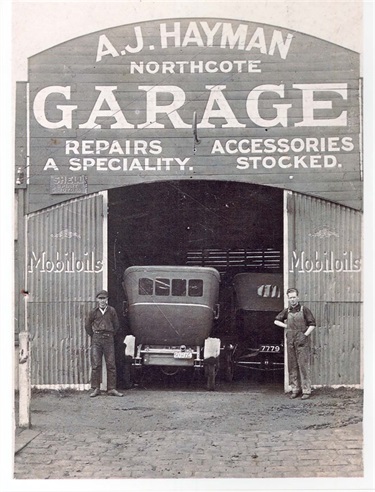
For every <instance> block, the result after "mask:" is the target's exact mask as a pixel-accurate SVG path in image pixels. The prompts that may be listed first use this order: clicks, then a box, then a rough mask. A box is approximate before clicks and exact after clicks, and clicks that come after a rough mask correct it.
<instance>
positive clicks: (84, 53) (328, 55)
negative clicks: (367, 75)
mask: <svg viewBox="0 0 375 492" xmlns="http://www.w3.org/2000/svg"><path fill="white" fill-rule="evenodd" d="M359 99H360V98H359V55H358V54H357V53H354V52H351V51H349V50H347V49H344V48H342V47H339V46H336V45H333V44H331V43H328V42H325V41H323V40H320V39H316V38H313V37H311V36H307V35H305V34H301V33H298V32H292V31H288V30H287V29H283V28H279V27H274V26H269V25H264V24H254V23H251V22H242V21H233V20H223V19H177V20H163V21H152V22H145V23H140V24H136V25H125V26H120V27H115V28H112V29H106V30H104V31H100V32H97V33H93V34H90V35H86V36H83V37H80V38H77V39H74V40H72V41H69V42H66V43H63V44H61V45H58V46H56V47H54V48H51V49H49V50H47V51H44V52H42V53H40V54H38V55H36V56H34V57H33V58H31V59H30V63H29V98H28V100H29V112H28V114H29V119H30V121H29V128H30V130H29V131H30V133H29V138H30V141H29V147H30V162H29V164H30V181H29V193H30V207H31V210H33V209H34V210H37V209H39V208H42V207H45V206H47V205H50V204H53V203H57V202H59V201H62V200H65V199H67V198H70V197H71V196H72V195H74V194H75V193H76V191H77V188H76V187H72V188H69V186H65V187H61V188H58V189H57V188H56V187H54V188H52V189H51V177H53V182H64V183H69V182H70V181H71V182H76V181H77V180H83V179H84V180H85V183H87V186H86V188H85V191H86V192H88V193H91V192H95V191H99V190H103V189H108V188H111V187H118V186H125V185H127V184H135V183H139V182H151V181H157V180H165V179H168V180H169V179H217V180H237V181H246V182H252V183H258V184H265V185H271V186H277V187H282V188H286V189H291V190H295V191H299V192H302V193H308V194H312V195H314V196H319V197H322V198H326V199H329V200H333V201H336V202H338V203H342V204H345V205H349V206H352V207H354V208H361V197H362V186H361V176H360V149H359V134H360V121H359V115H360V110H359ZM75 177H76V178H75ZM56 189H57V190H59V189H60V190H65V191H61V194H59V191H57V192H56ZM69 193H70V196H66V195H67V194H69ZM78 194H79V193H78Z"/></svg>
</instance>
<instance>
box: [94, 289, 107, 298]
mask: <svg viewBox="0 0 375 492" xmlns="http://www.w3.org/2000/svg"><path fill="white" fill-rule="evenodd" d="M98 297H105V298H107V297H108V292H107V291H106V290H101V291H99V292H98V293H97V294H96V298H97V299H98Z"/></svg>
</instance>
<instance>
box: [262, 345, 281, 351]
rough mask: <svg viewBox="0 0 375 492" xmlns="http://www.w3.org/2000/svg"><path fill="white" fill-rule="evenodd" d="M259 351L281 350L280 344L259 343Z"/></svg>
mask: <svg viewBox="0 0 375 492" xmlns="http://www.w3.org/2000/svg"><path fill="white" fill-rule="evenodd" d="M259 351H260V352H281V347H280V345H261V346H260V347H259Z"/></svg>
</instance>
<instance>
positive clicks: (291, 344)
mask: <svg viewBox="0 0 375 492" xmlns="http://www.w3.org/2000/svg"><path fill="white" fill-rule="evenodd" d="M286 341H287V351H288V371H289V384H290V386H291V388H292V393H300V392H301V391H302V393H303V394H305V395H309V394H310V393H311V380H310V352H311V348H310V337H307V336H306V335H304V333H303V332H302V331H291V330H290V331H289V330H288V331H287V333H286Z"/></svg>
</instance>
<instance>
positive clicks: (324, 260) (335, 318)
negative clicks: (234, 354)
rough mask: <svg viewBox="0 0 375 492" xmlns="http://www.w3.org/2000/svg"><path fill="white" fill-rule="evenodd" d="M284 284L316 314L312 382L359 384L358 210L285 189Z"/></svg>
mask: <svg viewBox="0 0 375 492" xmlns="http://www.w3.org/2000/svg"><path fill="white" fill-rule="evenodd" d="M287 216H288V253H287V254H288V286H292V285H295V286H296V287H297V288H298V290H299V292H300V299H301V303H302V304H303V303H305V304H306V306H308V307H310V308H311V310H312V311H313V313H314V315H315V316H316V321H317V328H316V330H315V331H314V332H313V334H312V344H313V355H312V367H313V371H312V383H313V384H314V385H330V386H331V385H360V384H361V333H362V278H361V277H362V276H361V249H362V248H361V246H362V231H361V222H362V214H361V213H360V212H357V211H355V210H352V209H350V208H347V207H343V206H341V205H338V204H335V203H331V202H326V201H324V200H320V199H317V198H314V197H311V196H305V195H300V194H297V193H291V192H288V194H287Z"/></svg>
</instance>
